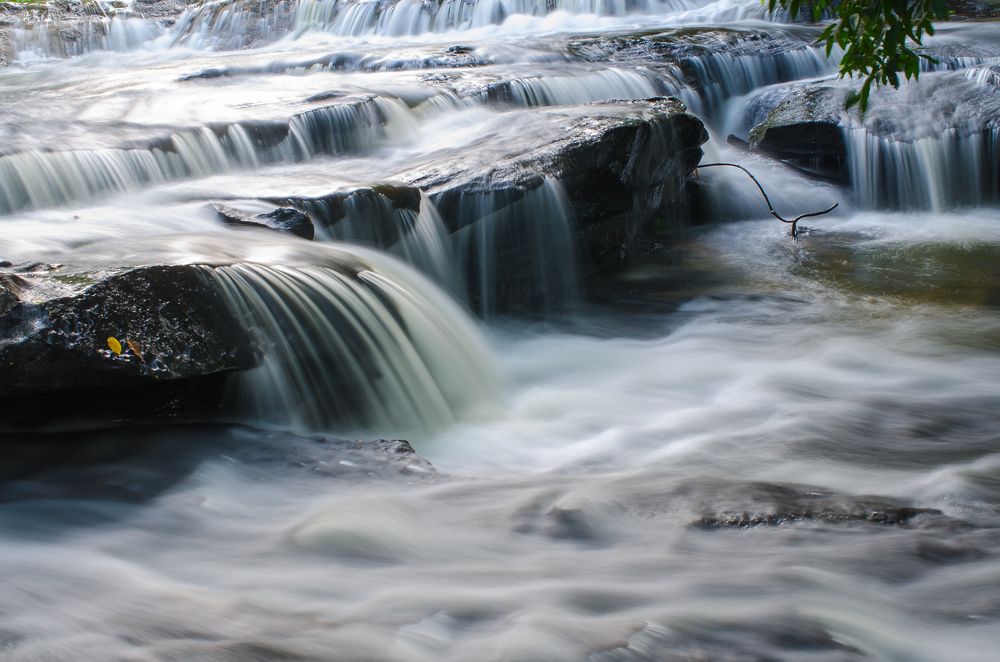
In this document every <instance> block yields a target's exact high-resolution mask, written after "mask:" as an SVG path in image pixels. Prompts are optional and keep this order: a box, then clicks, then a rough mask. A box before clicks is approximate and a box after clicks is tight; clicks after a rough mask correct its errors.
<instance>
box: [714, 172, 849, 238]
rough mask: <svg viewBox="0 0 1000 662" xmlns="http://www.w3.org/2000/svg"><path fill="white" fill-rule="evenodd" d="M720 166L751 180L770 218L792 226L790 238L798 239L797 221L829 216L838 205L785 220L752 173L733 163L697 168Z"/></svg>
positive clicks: (836, 203) (834, 204) (837, 203)
mask: <svg viewBox="0 0 1000 662" xmlns="http://www.w3.org/2000/svg"><path fill="white" fill-rule="evenodd" d="M721 166H726V167H728V168H738V169H739V170H742V171H743V172H744V173H746V175H747V177H749V178H750V179H752V180H753V183H754V184H756V185H757V190H758V191H760V194H761V195H762V196H764V202H766V203H767V209H768V211H770V212H771V216H774V217H775V218H776V219H778V220H779V221H781V222H782V223H788V224H789V225H791V226H792V237H794V238H798V236H799V221H801V220H802V219H803V218H812V217H813V216H822V215H823V214H829V213H830V212H832V211H833V210H834V209H836V208H837V206H838V205H839V204H840V203H839V202H835V203H833V206H832V207H830V208H829V209H824V210H823V211H812V212H809V213H806V214H800V215H798V216H796V217H795V218H793V219H787V218H785V217H784V216H782V215H781V214H779V213H778V212H776V211H775V210H774V205H772V204H771V198H769V197H768V196H767V191H765V190H764V187H763V186H761V184H760V182H759V181H757V178H756V177H754V176H753V173H752V172H750V171H749V170H747V169H746V168H744V167H743V166H741V165H737V164H735V163H702V164H700V165H699V166H698V168H717V167H721ZM698 168H695V170H697V169H698Z"/></svg>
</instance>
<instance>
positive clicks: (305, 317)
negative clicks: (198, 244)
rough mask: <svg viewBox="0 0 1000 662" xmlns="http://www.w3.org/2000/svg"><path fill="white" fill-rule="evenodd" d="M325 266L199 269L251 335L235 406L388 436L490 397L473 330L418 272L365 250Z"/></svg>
mask: <svg viewBox="0 0 1000 662" xmlns="http://www.w3.org/2000/svg"><path fill="white" fill-rule="evenodd" d="M328 252H329V253H330V254H331V255H333V256H334V259H333V260H331V261H330V262H329V264H326V265H323V266H300V267H289V266H278V265H262V264H242V263H241V264H234V265H230V266H217V267H204V268H205V269H206V271H207V272H208V273H209V274H210V276H211V277H212V278H214V279H215V281H216V282H217V283H218V284H219V286H220V287H221V288H222V291H223V292H224V295H225V298H226V300H227V302H228V304H229V305H230V306H231V307H232V310H233V311H234V313H235V314H236V315H237V316H238V317H239V318H240V319H241V320H242V321H243V322H244V324H246V326H247V328H249V329H250V331H251V333H252V334H254V336H255V338H256V342H257V345H258V346H259V349H260V353H261V355H262V356H261V361H262V363H261V365H260V367H258V368H256V369H254V370H252V371H250V372H248V373H246V374H243V375H239V376H237V377H236V378H235V380H236V383H235V385H234V387H233V389H232V392H233V397H234V398H235V401H236V403H237V404H236V406H237V407H238V408H242V409H244V410H247V409H249V411H250V412H251V413H252V414H253V415H255V416H256V417H258V418H260V419H262V420H264V421H267V422H269V423H283V424H291V425H293V426H296V427H298V428H300V429H312V430H319V429H330V428H331V427H334V426H336V427H339V428H341V429H344V428H346V427H351V426H360V427H365V428H367V429H375V430H379V431H382V432H386V433H391V434H401V433H403V432H407V433H408V434H412V432H413V430H414V429H419V430H434V429H438V428H441V427H443V426H445V425H448V424H450V423H452V422H454V420H455V419H456V416H457V415H458V414H459V413H460V412H463V411H468V410H470V409H472V408H474V407H476V406H477V405H483V404H484V403H490V402H493V401H495V400H496V398H497V397H498V396H497V387H496V382H495V378H494V372H493V368H492V366H491V365H490V361H489V358H488V356H489V355H488V351H487V349H486V347H485V345H484V344H483V342H482V340H481V339H480V337H479V335H478V333H477V331H476V329H475V326H474V325H473V324H472V322H471V320H469V319H468V318H467V317H466V316H465V315H464V314H463V313H462V312H461V310H459V309H458V307H456V306H455V305H454V304H453V303H451V301H449V299H448V297H447V296H446V295H444V294H443V293H442V292H440V291H438V290H437V289H436V288H435V287H434V286H433V285H432V284H431V283H430V282H429V281H427V280H426V279H424V278H422V277H421V276H420V275H419V274H418V273H417V272H415V271H413V270H412V269H410V268H408V267H406V266H405V265H402V264H400V263H398V262H396V261H394V260H392V259H391V258H388V257H386V256H382V255H378V254H376V253H373V252H370V251H365V250H363V249H342V248H336V249H334V248H332V247H331V248H330V250H329V251H328Z"/></svg>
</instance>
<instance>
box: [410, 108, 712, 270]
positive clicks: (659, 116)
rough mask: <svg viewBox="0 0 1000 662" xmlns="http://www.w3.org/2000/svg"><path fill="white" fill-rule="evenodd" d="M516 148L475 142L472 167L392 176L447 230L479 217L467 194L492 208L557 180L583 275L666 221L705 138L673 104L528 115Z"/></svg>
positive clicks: (443, 165)
mask: <svg viewBox="0 0 1000 662" xmlns="http://www.w3.org/2000/svg"><path fill="white" fill-rule="evenodd" d="M530 118H531V121H530V122H526V123H525V126H523V132H522V135H521V138H520V139H519V140H518V141H517V143H516V144H514V143H504V142H501V141H497V144H480V145H477V160H473V159H471V158H469V156H468V155H466V154H456V155H455V156H453V157H450V158H449V156H447V155H446V156H444V157H443V158H441V159H440V160H438V161H435V162H434V163H433V164H429V165H428V166H426V167H424V168H420V169H416V170H411V171H408V172H404V173H399V174H397V175H396V176H395V178H396V179H400V180H402V181H404V182H406V183H408V184H410V185H412V186H415V187H418V188H420V189H423V190H424V191H426V192H427V193H428V194H429V196H430V197H431V199H432V200H433V201H434V202H435V204H436V205H437V207H438V210H439V211H440V212H441V216H442V218H443V219H444V221H445V223H446V224H447V225H448V227H449V229H451V230H452V231H456V230H458V229H460V228H461V227H463V226H465V225H467V224H470V223H475V222H476V221H477V220H479V219H478V218H477V217H476V216H475V215H474V214H469V213H464V212H463V207H464V208H465V209H468V208H469V199H470V197H475V196H477V195H478V196H489V198H490V200H491V205H492V206H493V208H494V209H495V208H496V207H497V206H498V205H503V204H504V202H505V201H506V202H507V203H508V204H513V203H515V202H517V201H519V200H521V199H522V198H523V197H524V196H525V195H526V194H528V193H529V192H531V191H534V190H536V189H538V188H539V187H540V186H542V184H543V183H544V180H545V178H547V177H549V178H555V179H558V180H559V182H560V183H561V184H562V186H563V188H564V189H565V192H566V196H567V198H568V200H569V202H570V204H571V207H572V212H573V217H574V222H575V224H576V226H577V230H578V231H579V232H580V233H581V234H582V236H583V244H584V256H585V258H586V259H587V262H588V265H587V266H588V267H589V270H590V271H592V272H594V271H602V270H604V269H607V268H613V267H614V266H615V265H617V264H620V263H621V262H622V261H623V259H624V258H625V257H626V256H627V255H628V254H629V253H630V252H631V251H633V250H636V249H637V248H638V247H639V246H640V245H641V243H642V241H643V240H644V233H645V231H646V230H647V229H648V228H649V225H650V224H651V223H652V222H654V220H659V219H660V218H661V216H662V215H664V214H667V215H668V216H669V209H670V206H671V202H672V201H675V200H676V199H677V196H679V195H680V193H681V190H682V188H683V185H684V182H685V181H686V179H687V176H688V174H689V173H690V172H691V171H692V170H693V169H694V166H695V165H696V164H697V163H698V161H699V160H700V158H701V154H702V152H701V144H702V143H704V142H705V141H706V140H707V138H708V135H707V133H706V132H705V128H704V126H703V125H702V123H701V122H700V121H699V120H698V119H697V118H696V117H694V116H692V115H690V114H688V113H687V112H686V109H685V107H684V105H683V104H681V103H680V102H679V101H677V100H676V99H668V98H655V99H648V100H642V101H612V102H603V103H594V104H586V105H582V106H575V107H570V108H558V109H544V110H533V111H531V115H530Z"/></svg>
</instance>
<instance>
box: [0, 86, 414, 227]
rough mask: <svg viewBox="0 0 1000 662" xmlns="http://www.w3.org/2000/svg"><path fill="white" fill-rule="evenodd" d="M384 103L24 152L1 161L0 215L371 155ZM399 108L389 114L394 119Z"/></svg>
mask: <svg viewBox="0 0 1000 662" xmlns="http://www.w3.org/2000/svg"><path fill="white" fill-rule="evenodd" d="M395 103H398V102H393V101H390V100H385V99H377V98H374V97H367V98H364V99H361V100H353V101H350V102H347V103H341V104H335V105H331V106H324V107H322V108H317V109H315V110H310V111H306V112H303V113H300V114H298V115H295V116H293V117H292V118H291V120H290V121H289V122H288V124H287V125H283V124H280V123H246V124H239V123H236V124H230V125H228V126H224V127H220V128H214V129H213V128H209V127H202V128H200V129H192V130H186V131H179V132H177V133H174V134H172V135H171V136H170V137H169V138H168V139H167V140H165V141H161V142H160V143H159V144H158V145H156V146H151V147H149V148H145V149H104V150H94V151H85V150H81V151H67V152H42V151H28V152H19V153H15V154H10V155H7V156H3V157H0V213H10V212H12V211H17V210H21V209H31V208H38V207H47V206H58V205H62V204H65V203H67V202H71V201H77V200H88V199H92V198H94V197H96V196H97V195H99V194H102V193H123V192H126V191H133V190H137V189H139V188H141V187H143V186H147V185H150V184H160V183H164V182H169V181H175V180H179V179H185V178H190V177H206V176H210V175H214V174H218V173H220V172H226V171H230V170H235V169H238V168H248V167H253V166H258V165H261V164H268V163H277V162H283V161H303V160H308V159H310V158H313V157H316V156H320V155H330V154H344V153H353V152H359V151H364V150H367V149H369V148H371V147H372V146H373V145H374V144H375V143H376V142H377V141H378V140H379V139H380V138H381V137H382V136H383V135H384V122H385V112H384V111H383V109H384V108H387V107H390V106H393V104H395ZM397 110H398V109H395V108H394V109H393V112H396V111H397Z"/></svg>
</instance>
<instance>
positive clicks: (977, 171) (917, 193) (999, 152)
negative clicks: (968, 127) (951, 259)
mask: <svg viewBox="0 0 1000 662" xmlns="http://www.w3.org/2000/svg"><path fill="white" fill-rule="evenodd" d="M844 141H845V143H846V145H847V155H848V163H849V167H850V175H851V186H852V188H853V190H854V193H855V195H856V196H857V198H858V202H859V204H860V205H861V206H863V207H867V208H870V209H884V208H895V209H933V210H936V211H939V210H942V209H946V208H948V207H953V206H956V205H972V204H982V203H986V202H991V201H995V200H997V199H998V197H1000V129H996V128H994V129H988V130H986V131H981V132H977V133H971V134H966V133H963V132H961V131H960V130H957V129H955V128H948V129H945V130H943V131H941V132H940V133H939V134H937V135H929V136H923V137H921V138H917V139H914V140H896V139H893V138H885V137H881V136H876V135H873V134H871V133H869V132H868V131H867V130H865V129H863V128H851V129H845V130H844Z"/></svg>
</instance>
